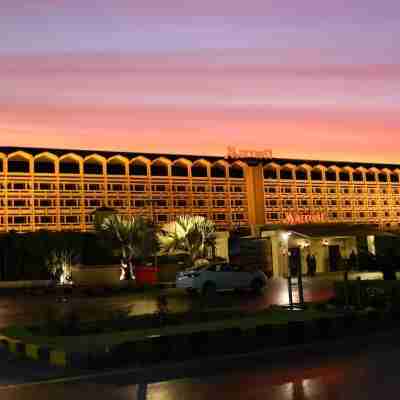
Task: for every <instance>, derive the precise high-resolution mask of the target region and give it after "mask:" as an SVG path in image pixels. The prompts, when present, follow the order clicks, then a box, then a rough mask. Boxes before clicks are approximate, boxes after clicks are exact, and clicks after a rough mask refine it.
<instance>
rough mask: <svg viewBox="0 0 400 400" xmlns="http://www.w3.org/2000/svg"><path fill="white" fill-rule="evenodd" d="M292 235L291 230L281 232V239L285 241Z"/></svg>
mask: <svg viewBox="0 0 400 400" xmlns="http://www.w3.org/2000/svg"><path fill="white" fill-rule="evenodd" d="M291 235H292V232H282V239H283V240H284V241H285V242H287V241H288V240H289V237H290V236H291Z"/></svg>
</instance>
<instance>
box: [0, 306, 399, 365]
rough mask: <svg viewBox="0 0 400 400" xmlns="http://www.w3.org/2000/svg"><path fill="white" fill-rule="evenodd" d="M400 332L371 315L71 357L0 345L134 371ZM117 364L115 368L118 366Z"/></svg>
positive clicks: (60, 361) (151, 340) (395, 321)
mask: <svg viewBox="0 0 400 400" xmlns="http://www.w3.org/2000/svg"><path fill="white" fill-rule="evenodd" d="M395 328H400V314H399V313H396V312H393V313H387V312H384V313H382V312H377V311H371V312H367V313H364V314H344V315H340V316H338V317H336V318H330V317H323V318H320V319H316V320H309V321H293V322H289V323H286V324H282V325H267V324H265V325H259V326H254V327H249V328H241V327H240V326H236V327H231V328H225V329H220V330H216V331H199V332H193V333H190V334H176V335H174V336H172V335H171V336H156V337H147V338H143V339H141V340H139V341H133V342H125V343H122V344H120V345H116V346H113V347H111V348H105V347H104V348H99V349H97V350H98V351H93V352H71V351H64V350H60V349H55V348H49V347H48V346H40V345H36V344H30V343H24V342H23V341H21V340H17V339H13V338H9V337H6V336H0V345H1V346H2V347H4V348H5V349H6V350H8V351H9V352H10V353H12V354H14V355H15V356H16V357H20V358H28V359H32V360H37V361H43V362H46V363H48V364H49V365H51V366H55V367H61V368H84V369H88V368H89V369H97V368H105V367H114V366H115V365H121V364H122V365H123V363H124V362H128V361H131V360H135V361H136V362H137V363H139V364H140V365H148V366H150V365H151V364H153V365H154V364H158V363H160V362H164V361H166V362H168V361H169V362H178V361H184V362H189V363H190V362H191V361H193V360H195V359H196V358H199V357H211V358H213V357H216V358H217V359H221V357H232V358H234V357H238V356H240V355H241V354H251V353H254V352H256V353H261V354H262V353H265V352H267V353H268V352H269V353H271V352H272V353H276V352H278V353H280V352H285V351H289V350H290V351H292V350H293V349H299V348H301V347H304V346H305V347H306V348H313V346H316V345H318V343H323V344H324V345H325V346H326V343H331V342H337V341H338V339H339V340H341V339H343V340H344V341H347V340H349V339H351V338H354V337H357V336H363V335H370V334H376V333H379V332H385V331H388V330H391V329H395ZM118 363H119V364H118Z"/></svg>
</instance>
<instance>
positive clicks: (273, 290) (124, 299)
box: [0, 278, 333, 329]
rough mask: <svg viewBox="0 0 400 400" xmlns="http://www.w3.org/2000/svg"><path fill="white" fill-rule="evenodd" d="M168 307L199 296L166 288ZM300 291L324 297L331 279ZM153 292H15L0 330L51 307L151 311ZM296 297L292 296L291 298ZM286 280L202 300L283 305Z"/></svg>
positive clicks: (84, 312)
mask: <svg viewBox="0 0 400 400" xmlns="http://www.w3.org/2000/svg"><path fill="white" fill-rule="evenodd" d="M165 293H166V295H167V298H168V304H169V308H170V310H171V311H172V312H179V311H186V310H189V309H191V308H192V307H199V306H200V304H201V303H202V301H203V299H202V297H201V296H200V295H194V296H189V295H187V294H186V292H185V291H182V290H178V289H166V290H165ZM304 293H305V300H306V301H316V300H325V299H328V298H329V297H331V296H332V295H333V283H332V281H331V280H326V279H320V278H312V279H310V278H305V279H304ZM156 294H157V293H155V292H142V293H132V294H129V293H125V294H118V295H112V296H107V295H104V296H87V295H82V296H71V297H67V298H66V302H61V301H60V299H58V298H56V297H55V296H54V295H40V296H34V295H27V294H23V293H18V294H17V295H14V296H4V295H3V296H0V329H1V328H4V327H6V326H8V325H11V324H30V323H37V322H39V321H41V320H45V319H46V314H48V312H49V310H50V309H52V310H53V311H54V312H56V313H63V312H65V311H68V310H71V309H74V310H76V311H78V312H79V314H81V316H82V318H93V319H101V318H107V317H109V316H110V315H111V314H112V313H113V312H116V311H118V310H125V311H126V312H129V313H130V314H131V315H138V314H145V313H153V312H154V311H155V310H156V297H157V296H156ZM294 300H296V298H295V299H294ZM287 303H288V291H287V282H286V281H285V280H283V279H273V280H271V281H270V282H269V285H268V288H267V289H266V290H265V291H264V293H263V294H262V295H261V296H256V295H254V294H253V293H251V292H240V293H236V292H225V293H218V294H217V296H215V298H213V300H212V301H207V302H206V305H205V306H206V307H208V308H230V307H235V308H240V309H244V310H257V309H262V308H265V307H268V306H269V305H271V304H287Z"/></svg>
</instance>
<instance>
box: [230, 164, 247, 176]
mask: <svg viewBox="0 0 400 400" xmlns="http://www.w3.org/2000/svg"><path fill="white" fill-rule="evenodd" d="M229 177H230V178H244V171H243V167H242V166H241V165H239V164H232V165H231V166H230V167H229Z"/></svg>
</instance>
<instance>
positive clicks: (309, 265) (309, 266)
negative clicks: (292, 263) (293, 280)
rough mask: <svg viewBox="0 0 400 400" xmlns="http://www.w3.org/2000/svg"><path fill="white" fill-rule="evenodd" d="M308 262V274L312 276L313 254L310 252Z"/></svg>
mask: <svg viewBox="0 0 400 400" xmlns="http://www.w3.org/2000/svg"><path fill="white" fill-rule="evenodd" d="M306 263H307V276H312V268H313V265H312V255H311V254H310V253H308V255H307V258H306Z"/></svg>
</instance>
